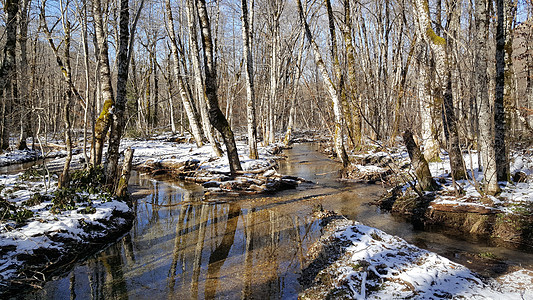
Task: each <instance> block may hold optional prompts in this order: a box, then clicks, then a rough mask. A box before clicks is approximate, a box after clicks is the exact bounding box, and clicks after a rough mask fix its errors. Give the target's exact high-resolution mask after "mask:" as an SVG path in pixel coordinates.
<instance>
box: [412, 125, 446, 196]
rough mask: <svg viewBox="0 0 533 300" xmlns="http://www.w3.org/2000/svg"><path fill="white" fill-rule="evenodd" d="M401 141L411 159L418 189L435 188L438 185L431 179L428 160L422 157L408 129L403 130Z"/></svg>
mask: <svg viewBox="0 0 533 300" xmlns="http://www.w3.org/2000/svg"><path fill="white" fill-rule="evenodd" d="M403 141H404V143H405V147H406V148H407V152H408V154H409V158H410V159H411V165H412V166H413V169H414V170H415V175H416V179H417V180H418V185H419V186H420V189H421V190H423V191H435V190H437V189H438V185H437V183H436V182H435V180H433V176H431V171H430V170H429V165H428V162H427V161H426V159H425V158H424V155H423V154H422V152H420V148H418V145H417V144H416V142H415V140H414V139H413V133H411V131H409V130H407V131H405V132H404V133H403Z"/></svg>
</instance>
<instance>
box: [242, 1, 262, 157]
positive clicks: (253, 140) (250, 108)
mask: <svg viewBox="0 0 533 300" xmlns="http://www.w3.org/2000/svg"><path fill="white" fill-rule="evenodd" d="M241 9H242V18H241V20H242V51H243V56H244V69H245V71H244V74H245V80H246V116H247V118H246V119H247V121H248V122H247V126H248V150H249V152H250V153H249V155H248V156H249V157H250V158H251V159H258V158H259V155H258V154H257V126H256V118H255V91H254V66H253V59H252V48H251V45H250V40H251V38H250V19H249V16H248V0H242V1H241ZM252 9H254V8H253V7H252Z"/></svg>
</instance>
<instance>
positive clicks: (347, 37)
mask: <svg viewBox="0 0 533 300" xmlns="http://www.w3.org/2000/svg"><path fill="white" fill-rule="evenodd" d="M351 26H352V18H351V14H350V0H344V28H343V37H344V44H345V45H346V63H347V64H348V82H349V84H348V86H349V92H350V95H351V97H352V103H354V104H355V105H354V106H355V107H354V108H353V111H352V112H351V116H352V126H353V128H352V129H351V130H352V132H353V136H352V139H353V142H354V147H358V146H359V145H360V144H361V137H362V132H361V131H362V121H361V112H362V110H361V102H360V101H359V100H360V99H361V98H360V97H359V96H358V92H357V85H356V84H357V67H356V61H355V48H354V46H353V41H352V27H351Z"/></svg>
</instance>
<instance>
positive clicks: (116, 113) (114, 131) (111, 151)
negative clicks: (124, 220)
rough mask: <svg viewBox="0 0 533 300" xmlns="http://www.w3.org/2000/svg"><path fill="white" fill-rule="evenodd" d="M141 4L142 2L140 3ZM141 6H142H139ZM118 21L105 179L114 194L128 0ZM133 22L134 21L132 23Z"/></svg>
mask: <svg viewBox="0 0 533 300" xmlns="http://www.w3.org/2000/svg"><path fill="white" fill-rule="evenodd" d="M141 5H142V4H141ZM141 7H142V6H141ZM119 11H120V21H119V41H118V53H117V65H118V72H117V98H116V101H115V105H114V107H113V122H112V123H111V132H110V135H109V146H108V148H107V168H106V181H107V183H108V184H109V185H111V186H112V187H113V191H114V193H115V195H117V192H118V190H117V189H116V188H117V183H118V181H119V174H118V158H119V152H118V151H119V147H120V139H121V137H122V132H123V131H124V127H125V118H124V113H125V110H126V101H127V99H126V87H127V83H128V69H129V65H130V61H129V55H128V53H129V51H128V48H129V46H130V26H129V22H130V8H129V0H121V1H120V6H119ZM134 24H135V23H134ZM134 26H135V25H133V26H132V29H131V31H132V33H133V31H134V30H135V27H134Z"/></svg>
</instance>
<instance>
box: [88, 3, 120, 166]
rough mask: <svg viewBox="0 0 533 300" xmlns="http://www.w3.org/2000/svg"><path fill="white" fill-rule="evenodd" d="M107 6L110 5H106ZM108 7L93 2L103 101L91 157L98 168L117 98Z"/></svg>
mask: <svg viewBox="0 0 533 300" xmlns="http://www.w3.org/2000/svg"><path fill="white" fill-rule="evenodd" d="M106 5H109V4H108V3H106ZM106 11H107V7H102V1H101V0H93V6H92V12H93V19H94V21H93V22H94V35H95V40H96V49H97V55H96V59H97V60H98V70H99V74H98V76H99V78H98V79H99V81H98V82H99V84H100V87H99V90H100V93H101V95H100V97H101V99H102V100H103V106H102V111H101V112H100V115H99V116H98V118H97V119H96V124H95V129H94V137H95V141H94V148H93V151H92V155H91V160H92V162H91V163H92V165H94V166H97V165H100V164H101V163H102V154H103V151H104V143H105V138H106V135H107V133H108V131H109V127H110V126H111V122H112V107H113V105H114V104H115V97H114V95H113V85H112V84H111V67H110V65H109V48H108V42H107V27H106V26H105V24H107V20H104V18H105V19H107V18H108V17H105V16H106V15H107V13H106Z"/></svg>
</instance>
